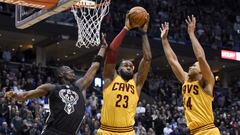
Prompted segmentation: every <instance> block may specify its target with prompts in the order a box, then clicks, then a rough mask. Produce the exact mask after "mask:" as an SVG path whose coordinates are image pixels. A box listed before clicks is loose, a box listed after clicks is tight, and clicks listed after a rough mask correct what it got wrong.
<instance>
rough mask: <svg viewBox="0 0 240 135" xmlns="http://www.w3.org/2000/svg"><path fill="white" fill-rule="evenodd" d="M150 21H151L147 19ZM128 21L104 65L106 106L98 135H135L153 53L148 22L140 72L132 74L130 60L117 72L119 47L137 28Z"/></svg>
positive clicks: (145, 28)
mask: <svg viewBox="0 0 240 135" xmlns="http://www.w3.org/2000/svg"><path fill="white" fill-rule="evenodd" d="M148 20H149V19H148ZM134 27H135V26H130V25H129V21H128V19H126V22H125V27H124V28H123V29H122V30H121V32H120V33H119V34H118V35H117V36H116V37H115V38H114V40H113V41H112V43H111V44H110V46H109V50H108V52H107V55H106V59H105V64H104V71H103V77H104V81H105V84H104V89H103V106H102V110H101V127H100V129H99V130H98V132H97V134H98V135H134V134H135V133H134V130H133V125H134V117H135V113H136V107H137V103H138V100H139V96H140V92H141V89H142V87H143V84H144V81H145V80H146V78H147V75H148V71H149V67H150V63H151V57H152V54H151V50H150V46H149V42H148V37H147V29H148V22H147V23H146V24H145V25H144V26H143V27H142V28H140V31H141V32H142V40H143V41H142V48H143V58H142V60H141V62H140V64H139V67H138V72H137V73H135V74H134V73H133V71H134V65H133V63H132V62H131V61H130V60H123V61H122V62H121V63H120V66H119V68H118V70H117V71H116V70H115V66H116V62H117V54H118V48H119V46H120V44H121V43H122V41H123V39H124V37H125V35H126V33H127V32H128V31H129V30H130V29H132V28H134Z"/></svg>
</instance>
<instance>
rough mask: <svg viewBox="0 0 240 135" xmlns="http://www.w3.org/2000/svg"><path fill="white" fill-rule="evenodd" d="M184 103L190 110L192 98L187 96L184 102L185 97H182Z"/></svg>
mask: <svg viewBox="0 0 240 135" xmlns="http://www.w3.org/2000/svg"><path fill="white" fill-rule="evenodd" d="M184 104H186V106H187V108H189V109H190V110H192V99H191V97H189V98H188V99H187V102H186V103H185V99H184Z"/></svg>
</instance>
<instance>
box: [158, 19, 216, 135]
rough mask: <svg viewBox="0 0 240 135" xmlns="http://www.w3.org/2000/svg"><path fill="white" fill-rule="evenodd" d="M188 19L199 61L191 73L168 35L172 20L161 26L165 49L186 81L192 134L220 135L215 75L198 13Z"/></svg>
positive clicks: (184, 89) (184, 90)
mask: <svg viewBox="0 0 240 135" xmlns="http://www.w3.org/2000/svg"><path fill="white" fill-rule="evenodd" d="M186 23H187V25H188V34H189V37H190V39H191V42H192V47H193V51H194V54H195V56H196V58H197V62H195V63H194V64H193V65H192V66H191V67H189V70H188V73H187V72H185V71H184V70H183V68H182V67H181V65H180V64H179V62H178V59H177V56H176V55H175V53H174V52H173V50H172V49H171V47H170V44H169V42H168V39H167V35H168V31H169V26H168V23H165V24H162V28H161V38H162V44H163V49H164V52H165V55H166V57H167V60H168V62H169V64H170V66H171V68H172V70H173V72H174V74H175V76H176V77H177V79H178V80H179V81H180V82H181V83H182V84H183V86H182V95H183V105H184V110H185V118H186V121H187V126H188V128H189V129H190V132H191V134H192V135H220V132H219V130H218V128H216V127H215V125H214V116H213V110H212V101H213V87H214V83H215V80H214V76H213V73H212V72H211V69H210V67H209V65H208V63H207V60H206V58H205V53H204V50H203V48H202V47H201V45H200V43H199V42H198V40H197V38H196V36H195V34H194V32H195V27H196V18H195V17H194V16H192V17H191V18H190V17H188V18H187V19H186Z"/></svg>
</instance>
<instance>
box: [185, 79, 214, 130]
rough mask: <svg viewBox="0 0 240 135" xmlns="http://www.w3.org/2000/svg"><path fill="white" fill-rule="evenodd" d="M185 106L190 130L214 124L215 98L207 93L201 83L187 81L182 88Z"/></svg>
mask: <svg viewBox="0 0 240 135" xmlns="http://www.w3.org/2000/svg"><path fill="white" fill-rule="evenodd" d="M182 96H183V105H184V110H185V118H186V121H187V126H188V128H190V130H192V129H195V128H198V127H201V126H203V125H207V124H211V123H214V116H213V110H212V101H213V97H212V96H210V95H208V94H207V93H205V91H204V89H203V88H202V86H201V85H200V83H199V81H193V82H188V81H186V82H185V83H184V84H183V86H182Z"/></svg>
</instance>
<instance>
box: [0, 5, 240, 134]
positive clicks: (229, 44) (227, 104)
mask: <svg viewBox="0 0 240 135" xmlns="http://www.w3.org/2000/svg"><path fill="white" fill-rule="evenodd" d="M4 2H7V3H9V2H8V1H4ZM15 2H17V1H15ZM62 2H64V1H62ZM65 2H69V1H65ZM71 2H73V3H74V2H75V1H71ZM26 3H28V2H27V1H26ZM32 5H35V6H37V7H40V4H39V3H32ZM53 5H56V3H55V2H54V1H53V3H52V4H50V5H49V8H51V7H52V6H53ZM70 5H72V3H70ZM135 5H141V6H143V7H145V8H146V9H147V10H148V12H149V13H150V15H151V24H150V29H149V38H150V45H151V48H152V54H153V60H152V71H151V73H150V76H149V79H148V82H147V83H146V86H145V88H144V92H143V94H142V96H143V98H142V100H141V101H143V102H144V103H143V105H140V106H143V107H144V108H145V112H144V113H143V112H141V111H140V112H139V114H138V115H137V118H136V121H137V122H136V130H137V129H138V128H139V127H140V126H139V125H140V123H138V122H141V124H142V125H143V126H144V128H145V130H146V132H148V131H150V128H151V129H153V131H154V132H155V133H156V134H161V133H162V129H163V128H165V127H167V123H169V125H173V124H174V122H177V123H178V124H177V127H178V128H177V129H178V130H179V131H180V129H179V128H181V126H183V127H184V123H181V119H182V117H181V116H178V115H176V113H177V111H179V110H181V101H180V100H181V98H180V95H179V92H180V91H179V84H178V83H177V82H176V81H175V79H174V77H172V72H171V70H170V67H169V65H168V64H167V61H166V58H165V56H164V53H163V50H162V47H161V41H160V38H159V35H160V32H159V24H160V23H161V22H164V21H166V20H169V21H170V23H171V24H172V25H171V29H172V32H171V33H170V37H171V38H170V39H171V42H172V43H171V44H172V47H173V49H174V51H176V53H177V55H178V58H179V60H180V61H181V64H182V65H183V66H184V67H188V66H189V65H191V64H192V63H193V62H194V61H195V58H194V57H193V56H194V55H193V53H192V48H191V46H190V42H189V40H188V39H187V38H186V36H185V34H184V33H185V27H184V23H183V21H184V18H185V17H186V15H188V14H191V13H193V14H195V16H196V17H197V19H198V21H199V22H200V24H199V25H198V31H197V33H198V36H199V38H200V41H201V43H202V44H203V47H204V49H205V53H206V55H207V56H206V57H207V59H208V62H209V63H210V65H211V68H212V70H213V72H214V74H215V78H216V80H217V81H218V82H217V85H216V88H215V91H216V93H215V94H216V100H215V103H214V107H215V108H216V109H215V114H216V116H215V118H216V122H217V126H218V127H219V128H220V130H221V132H222V134H227V133H229V134H231V135H235V134H236V135H237V134H239V127H240V123H239V116H240V112H239V110H240V109H239V88H240V80H239V73H240V69H239V62H238V61H235V60H237V56H238V53H236V52H240V44H239V43H240V38H239V37H240V36H239V33H240V32H239V31H240V27H239V26H240V17H239V13H238V12H237V10H235V9H237V7H239V6H240V5H239V1H234V0H231V1H224V0H220V1H217V2H215V1H213V0H210V1H208V2H207V1H188V0H184V1H181V2H178V1H176V0H171V1H155V0H151V1H127V0H126V1H120V0H116V1H112V3H111V5H110V11H109V14H108V15H107V16H106V17H105V18H104V20H103V22H102V31H104V32H106V33H107V39H108V41H109V42H110V41H111V40H112V39H113V37H114V36H115V35H116V33H117V32H118V31H119V30H120V29H121V27H122V26H123V25H124V17H125V16H124V15H125V14H126V12H127V11H128V10H129V9H130V8H131V7H133V6H135ZM28 6H29V4H28ZM26 10H27V11H29V12H27V13H26V15H27V14H33V13H36V12H38V11H40V9H34V10H33V9H31V8H30V9H28V8H27V9H26ZM44 10H45V12H47V11H46V10H49V9H48V7H46V9H44ZM59 10H63V12H62V13H59V14H56V15H55V16H51V17H49V18H48V19H46V20H43V21H41V22H39V23H36V24H34V25H32V26H31V27H29V28H26V29H17V28H16V26H15V19H16V14H15V6H13V5H9V4H5V3H1V4H0V12H1V13H0V20H1V21H0V47H1V50H2V51H1V52H2V54H3V52H4V51H5V52H6V51H7V50H8V51H9V52H10V53H11V59H10V60H9V61H7V62H10V66H9V65H8V66H7V67H8V68H9V69H11V70H10V71H16V67H19V66H21V65H22V64H23V63H27V67H31V65H32V63H33V62H35V63H37V64H38V63H41V65H43V66H44V67H45V66H50V65H51V66H53V68H54V67H56V66H58V65H61V64H67V65H71V66H74V67H75V69H77V70H78V72H79V75H81V73H84V70H85V69H86V68H87V67H88V66H89V64H90V62H91V60H92V56H93V55H94V54H96V52H97V50H98V47H90V48H89V49H86V48H84V47H83V48H77V47H75V44H76V41H77V37H78V33H77V25H76V21H75V19H74V17H73V15H72V13H71V12H70V10H69V9H67V8H62V9H59ZM65 10H66V11H65ZM49 12H50V11H49ZM223 49H224V50H232V51H233V52H228V53H227V54H226V53H225V54H223V53H221V50H223ZM16 54H18V55H16ZM119 54H120V56H119V57H120V58H119V59H127V58H131V59H134V60H135V62H136V63H138V61H139V59H138V58H139V57H140V56H141V38H140V35H139V34H138V33H137V32H135V31H132V32H130V33H129V34H128V36H127V37H126V39H125V40H124V43H123V45H122V47H121V50H120V53H119ZM221 54H223V57H222V58H228V59H231V60H227V59H222V58H221ZM18 56H21V57H18ZM4 62H6V61H5V59H4V58H2V62H1V66H2V67H4V66H3V65H4V64H3V63H4ZM2 69H4V68H2ZM2 71H3V70H1V72H2ZM10 71H6V72H7V73H9V74H10ZM42 72H46V71H45V70H44V71H42ZM31 74H32V75H33V76H34V75H35V74H34V73H31ZM1 76H3V73H1ZM41 76H43V78H44V79H43V82H46V79H47V76H46V75H41ZM98 77H99V78H100V84H98V83H97V82H99V80H98V79H96V80H98V81H95V82H94V83H93V87H92V88H91V89H92V91H95V93H97V95H99V97H98V98H99V99H98V100H99V102H98V105H100V103H101V100H100V98H101V96H100V95H101V93H100V91H99V89H100V88H98V87H96V86H95V84H98V85H102V82H101V74H100V73H99V75H98ZM3 78H4V77H3ZM34 80H35V79H34ZM10 82H11V81H10ZM5 85H6V82H4V81H2V82H1V90H3V89H4V88H5ZM100 87H101V86H100ZM10 88H13V86H12V85H10V86H9V89H10ZM23 88H25V87H22V89H23ZM169 93H170V94H169ZM90 96H92V93H89V94H88V97H90ZM153 99H154V100H153ZM175 99H177V100H176V103H174V102H175ZM159 101H161V103H159ZM145 102H146V103H145ZM89 103H90V101H89ZM147 103H149V105H147ZM141 104H142V103H141ZM140 106H139V110H141V107H140ZM149 106H150V107H149ZM148 108H150V109H148ZM154 109H156V110H158V111H155V112H154V111H153V110H154ZM178 109H179V110H178ZM147 110H151V112H149V113H150V114H148V112H147ZM170 110H171V111H170ZM95 111H96V112H94V113H93V116H92V117H89V119H91V120H92V119H93V118H94V119H97V115H95V114H98V113H97V110H95ZM173 112H176V113H173ZM154 113H156V114H157V113H159V114H157V116H158V117H160V116H161V117H164V120H163V121H164V123H161V122H159V121H160V120H159V121H158V119H157V118H156V119H154V120H153V118H152V117H153V116H152V115H153V114H154ZM180 114H181V113H180ZM142 115H143V116H142ZM148 115H149V116H148ZM154 116H155V115H154ZM165 116H166V118H165ZM167 116H168V117H167ZM182 116H183V114H182ZM144 119H145V121H144ZM161 120H162V119H161ZM33 123H34V122H33ZM86 123H87V122H86ZM86 123H85V124H84V125H83V126H84V128H86V127H88V126H89V125H88V126H86ZM93 123H94V122H93ZM149 123H154V124H153V125H154V126H153V125H152V124H149ZM138 124H139V125H138ZM181 124H182V125H181ZM8 125H9V127H10V124H9V123H8ZM149 125H151V126H149ZM161 127H163V128H161ZM84 128H83V129H84ZM89 129H91V128H90V126H89ZM91 131H92V130H91ZM92 132H93V131H92Z"/></svg>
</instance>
